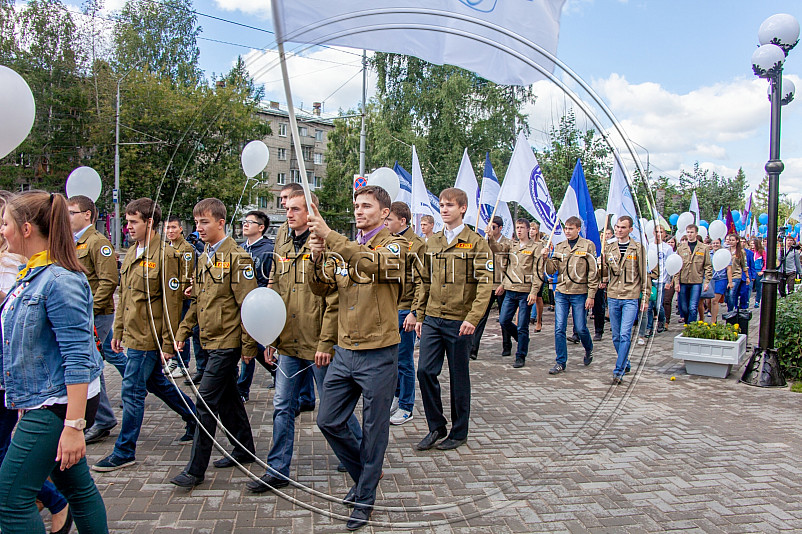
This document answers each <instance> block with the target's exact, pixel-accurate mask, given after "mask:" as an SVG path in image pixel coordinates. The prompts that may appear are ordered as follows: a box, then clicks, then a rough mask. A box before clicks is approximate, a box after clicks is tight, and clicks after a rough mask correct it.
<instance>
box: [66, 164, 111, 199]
mask: <svg viewBox="0 0 802 534" xmlns="http://www.w3.org/2000/svg"><path fill="white" fill-rule="evenodd" d="M65 190H66V191H67V198H72V197H74V196H76V195H83V196H85V197H89V198H90V199H91V200H92V202H96V201H97V199H98V197H99V196H100V192H101V191H102V190H103V182H101V181H100V175H99V174H98V173H97V171H96V170H95V169H93V168H92V167H78V168H77V169H75V170H74V171H72V172H71V173H70V175H69V176H68V177H67V186H66V187H65Z"/></svg>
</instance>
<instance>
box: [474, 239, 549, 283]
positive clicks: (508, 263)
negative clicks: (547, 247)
mask: <svg viewBox="0 0 802 534" xmlns="http://www.w3.org/2000/svg"><path fill="white" fill-rule="evenodd" d="M487 243H488V245H490V249H491V250H492V251H493V252H495V253H498V252H503V253H504V255H506V257H505V258H504V261H503V262H501V263H499V262H495V265H500V269H499V270H500V271H501V285H502V287H503V288H504V290H505V291H518V292H519V293H529V294H530V295H535V296H537V294H538V292H539V291H540V289H541V288H542V284H543V276H542V275H541V276H537V275H536V274H535V270H536V265H537V263H538V262H540V263H541V267H542V263H543V262H542V260H541V259H540V258H541V255H540V254H541V251H542V250H543V244H542V243H541V242H540V241H529V240H527V241H515V242H511V243H509V244H508V246H503V245H502V246H499V243H498V242H496V240H495V239H493V237H492V236H491V237H489V238H488V241H487ZM494 247H495V248H494ZM494 256H495V254H494Z"/></svg>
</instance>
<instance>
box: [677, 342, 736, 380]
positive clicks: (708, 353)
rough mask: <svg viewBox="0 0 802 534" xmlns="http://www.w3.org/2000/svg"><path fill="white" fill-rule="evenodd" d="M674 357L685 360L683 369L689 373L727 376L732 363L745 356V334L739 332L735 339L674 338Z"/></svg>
mask: <svg viewBox="0 0 802 534" xmlns="http://www.w3.org/2000/svg"><path fill="white" fill-rule="evenodd" d="M673 356H674V358H676V359H678V360H685V371H687V373H688V374H689V375H701V376H710V377H714V378H727V375H729V374H730V371H731V370H732V366H733V365H738V364H740V363H741V361H742V360H743V358H744V356H746V335H744V334H740V335H739V336H738V339H737V340H736V341H719V340H717V339H700V338H695V337H684V336H683V335H682V334H680V335H678V336H676V337H675V338H674V354H673Z"/></svg>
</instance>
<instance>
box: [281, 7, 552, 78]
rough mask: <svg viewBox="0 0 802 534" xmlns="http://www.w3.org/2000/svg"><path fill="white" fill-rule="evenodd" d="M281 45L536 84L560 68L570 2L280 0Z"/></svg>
mask: <svg viewBox="0 0 802 534" xmlns="http://www.w3.org/2000/svg"><path fill="white" fill-rule="evenodd" d="M274 1H275V3H276V5H275V6H274V11H273V13H274V16H275V17H276V20H275V21H274V23H275V28H276V40H277V41H278V42H286V41H289V42H296V43H317V44H321V43H329V44H336V45H342V46H350V47H352V48H367V49H369V50H378V51H382V52H395V53H398V54H408V55H412V56H416V57H419V58H421V59H423V60H425V61H429V62H431V63H437V64H440V65H442V64H449V65H456V66H458V67H462V68H464V69H468V70H470V71H473V72H475V73H477V74H479V75H480V76H482V77H483V78H487V79H488V80H491V81H493V82H496V83H499V84H505V85H529V84H531V83H532V82H535V81H537V80H542V79H543V78H544V76H543V75H542V74H541V73H540V72H539V71H538V70H537V69H535V68H533V67H531V66H530V65H529V64H528V63H526V62H525V61H524V60H522V59H521V58H522V57H524V58H530V59H531V60H533V61H534V62H535V63H537V64H539V65H542V66H543V67H545V68H546V69H547V70H548V71H549V72H551V71H552V70H553V68H554V65H553V64H552V63H551V62H550V61H548V60H546V59H545V58H544V57H543V56H542V55H541V54H540V53H538V52H537V51H536V50H535V49H534V48H532V47H531V46H529V45H528V44H526V43H527V42H532V43H534V44H536V45H539V46H541V47H543V48H544V49H545V50H547V51H548V52H550V53H551V54H555V53H556V51H557V39H558V35H559V31H560V13H561V12H562V7H563V4H564V3H565V0H372V1H371V2H365V1H364V0H337V1H336V2H321V1H320V0H274Z"/></svg>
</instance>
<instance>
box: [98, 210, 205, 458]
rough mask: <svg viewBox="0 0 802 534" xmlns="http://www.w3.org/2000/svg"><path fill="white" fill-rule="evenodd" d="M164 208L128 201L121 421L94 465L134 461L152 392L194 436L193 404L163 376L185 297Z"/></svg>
mask: <svg viewBox="0 0 802 534" xmlns="http://www.w3.org/2000/svg"><path fill="white" fill-rule="evenodd" d="M161 218H162V214H161V208H160V207H159V206H158V204H156V203H155V202H154V201H153V200H151V199H149V198H140V199H137V200H134V201H132V202H130V203H128V205H127V206H126V207H125V219H126V221H127V226H128V235H129V236H130V238H131V239H133V240H134V241H135V243H134V245H132V246H131V248H129V249H128V252H127V253H126V255H125V261H124V262H123V265H122V267H121V268H120V308H119V310H118V312H117V315H116V316H115V318H114V336H113V339H112V340H111V348H112V350H113V351H114V352H118V353H119V352H122V350H123V347H125V348H127V349H128V351H127V352H128V354H127V356H128V359H127V362H126V364H125V375H124V376H123V385H122V398H123V424H122V428H121V429H120V435H119V436H117V442H116V443H115V444H114V451H113V452H112V453H111V454H110V455H109V456H107V457H106V458H104V459H103V460H101V461H99V462H98V463H96V464H95V465H93V466H92V469H93V470H95V471H100V472H105V471H116V470H117V469H122V468H124V467H128V466H130V465H133V464H134V463H135V458H136V442H137V439H139V432H140V430H141V428H142V420H143V418H144V416H145V397H146V396H147V394H148V392H149V391H150V392H152V393H153V394H154V395H156V396H157V397H159V398H160V399H161V400H162V401H164V403H165V404H167V406H169V407H170V408H171V409H172V410H173V411H175V412H176V413H177V414H178V415H180V416H181V418H182V419H183V420H184V422H185V423H186V432H185V433H184V435H183V436H181V437H180V438H178V441H179V442H180V443H189V442H191V441H192V435H193V434H194V432H195V426H196V425H195V405H194V404H193V403H192V400H191V399H190V398H189V397H187V396H186V395H185V394H184V393H183V392H182V391H181V390H180V389H178V388H177V387H174V386H173V385H172V384H171V383H170V382H169V381H168V380H167V378H165V376H164V374H163V372H162V366H161V363H162V361H163V360H169V359H170V358H172V357H173V332H175V330H176V328H177V327H178V323H179V320H180V317H181V303H182V301H183V289H184V288H183V287H182V286H181V279H180V272H179V271H180V263H179V258H178V254H176V252H175V250H173V249H172V247H170V246H169V245H167V244H166V243H164V242H163V241H162V239H161V236H159V234H158V233H157V232H156V228H158V226H159V223H160V222H161Z"/></svg>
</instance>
